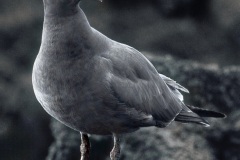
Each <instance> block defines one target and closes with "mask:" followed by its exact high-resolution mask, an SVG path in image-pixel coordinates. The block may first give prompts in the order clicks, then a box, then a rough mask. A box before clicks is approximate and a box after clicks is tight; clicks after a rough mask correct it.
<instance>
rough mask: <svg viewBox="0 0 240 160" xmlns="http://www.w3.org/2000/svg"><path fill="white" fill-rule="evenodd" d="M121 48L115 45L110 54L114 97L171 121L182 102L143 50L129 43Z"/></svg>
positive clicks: (129, 105)
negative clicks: (140, 50) (130, 45)
mask: <svg viewBox="0 0 240 160" xmlns="http://www.w3.org/2000/svg"><path fill="white" fill-rule="evenodd" d="M122 48H123V47H122ZM122 48H121V49H117V48H114V49H113V51H112V52H110V53H109V54H108V55H107V56H108V58H109V59H111V61H112V70H111V73H110V74H111V76H108V77H110V79H109V83H110V86H111V89H112V93H114V97H115V98H117V99H118V101H120V102H123V103H125V104H126V106H127V107H132V108H134V109H136V110H139V111H141V112H145V113H146V114H150V115H152V116H153V118H154V119H156V120H158V121H161V122H164V123H166V124H167V123H170V122H171V121H172V120H173V119H174V118H175V116H176V115H177V114H178V113H179V112H180V111H181V110H182V104H181V102H179V100H178V98H177V97H175V95H174V94H173V93H172V92H171V90H170V89H169V87H167V85H166V83H165V82H164V81H163V80H162V78H160V77H159V74H158V72H157V71H156V69H155V68H154V66H153V65H152V64H151V63H150V62H149V61H148V60H147V59H146V58H145V57H144V56H143V55H142V54H141V53H140V52H138V51H136V50H135V49H133V48H131V47H128V46H124V48H125V49H124V50H123V49H122Z"/></svg>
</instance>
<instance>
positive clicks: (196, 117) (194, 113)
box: [175, 105, 226, 127]
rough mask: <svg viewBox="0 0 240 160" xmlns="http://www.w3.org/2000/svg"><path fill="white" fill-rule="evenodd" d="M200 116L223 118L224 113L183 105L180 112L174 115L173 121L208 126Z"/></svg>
mask: <svg viewBox="0 0 240 160" xmlns="http://www.w3.org/2000/svg"><path fill="white" fill-rule="evenodd" d="M202 117H213V118H225V117H226V115H224V114H222V113H219V112H215V111H210V110H205V109H201V108H197V107H193V106H189V105H187V106H185V105H184V107H183V109H182V110H181V112H180V113H179V114H178V115H177V116H176V118H175V121H178V122H182V123H196V124H201V125H204V126H206V127H208V126H210V125H209V123H208V121H206V120H205V119H203V118H202Z"/></svg>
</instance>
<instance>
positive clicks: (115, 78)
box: [32, 0, 208, 135]
mask: <svg viewBox="0 0 240 160" xmlns="http://www.w3.org/2000/svg"><path fill="white" fill-rule="evenodd" d="M78 3H79V0H62V1H60V0H58V1H53V0H44V10H45V15H44V25H43V34H42V43H41V47H40V51H39V53H38V56H37V58H36V60H35V63H34V67H33V75H32V82H33V88H34V92H35V95H36V97H37V99H38V101H39V102H40V103H41V105H42V106H43V108H44V109H45V110H46V111H47V112H48V113H49V114H50V115H51V116H53V117H54V118H56V119H57V120H59V121H60V122H62V123H63V124H65V125H67V126H69V127H70V128H73V129H75V130H77V131H80V132H83V133H88V134H99V135H107V134H122V133H128V132H133V131H135V130H137V129H139V128H140V127H147V126H157V127H166V126H167V125H168V124H170V123H171V122H172V121H173V120H174V119H175V120H178V121H180V122H194V123H200V124H204V125H208V123H207V122H206V121H205V120H203V119H202V118H201V117H200V116H198V115H197V114H195V113H194V112H192V111H191V110H190V109H189V108H188V107H187V106H186V105H185V104H184V103H183V96H182V94H181V93H180V92H179V91H178V90H180V91H184V92H188V90H187V89H186V88H184V87H182V86H181V85H179V84H178V83H176V82H175V81H173V80H172V79H170V78H168V77H166V76H164V75H161V74H159V73H158V72H157V70H156V69H155V67H154V66H153V65H152V64H151V62H149V61H148V59H146V58H145V57H144V56H143V55H142V54H141V53H140V52H139V51H137V50H135V49H134V48H132V47H130V46H127V45H124V44H121V43H118V42H116V41H113V40H111V39H109V38H107V37H106V36H104V35H103V34H101V33H100V32H98V31H97V30H95V29H93V28H92V27H91V26H90V25H89V23H88V21H87V19H86V17H85V15H84V13H83V11H82V10H81V9H80V7H79V6H78ZM176 117H180V118H176ZM192 119H193V120H192Z"/></svg>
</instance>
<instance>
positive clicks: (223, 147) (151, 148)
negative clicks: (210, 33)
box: [47, 55, 240, 160]
mask: <svg viewBox="0 0 240 160" xmlns="http://www.w3.org/2000/svg"><path fill="white" fill-rule="evenodd" d="M147 56H148V58H149V59H150V60H151V61H152V62H153V64H154V65H155V66H156V68H157V70H158V71H159V72H160V73H163V74H165V75H167V76H169V77H172V78H173V79H175V80H178V82H179V83H181V84H183V85H184V86H185V87H187V88H188V89H189V90H190V95H185V97H186V98H185V102H186V103H191V104H193V105H196V106H204V108H209V109H214V110H217V111H222V112H224V113H226V114H227V115H228V118H226V119H209V121H210V123H211V127H209V128H205V127H202V126H198V125H194V124H180V123H177V122H174V123H172V124H171V125H170V126H168V127H167V128H164V129H159V128H155V127H150V128H144V129H141V130H139V131H137V132H135V133H131V134H126V135H123V136H122V158H121V159H122V160H129V159H131V160H160V159H161V160H176V159H179V160H192V159H195V160H225V159H228V160H235V159H237V157H240V153H239V152H238V149H237V148H239V147H240V143H239V142H240V136H239V134H238V133H239V131H240V116H239V115H240V111H239V105H240V99H239V97H240V96H239V94H240V93H239V89H240V68H239V67H234V66H233V67H225V68H220V67H218V66H216V65H204V64H199V63H196V62H192V61H179V60H178V59H174V58H172V57H171V56H153V55H147ZM51 128H52V131H53V135H54V137H55V142H54V143H53V144H52V146H51V148H50V150H49V155H48V158H47V160H70V159H72V157H79V154H80V153H79V144H80V136H79V134H78V133H77V132H74V131H72V130H70V129H68V128H67V127H65V126H63V125H62V124H60V123H59V122H57V121H55V120H53V121H52V125H51ZM91 140H92V141H91V142H92V150H93V153H92V155H91V159H92V160H93V159H98V160H103V159H109V158H108V153H109V152H110V150H111V145H112V142H111V137H101V136H92V137H91ZM76 159H77V158H76Z"/></svg>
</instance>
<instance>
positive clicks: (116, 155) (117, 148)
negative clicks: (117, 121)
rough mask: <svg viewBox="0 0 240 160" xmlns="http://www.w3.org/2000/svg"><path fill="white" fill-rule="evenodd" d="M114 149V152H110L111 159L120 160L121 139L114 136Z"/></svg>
mask: <svg viewBox="0 0 240 160" xmlns="http://www.w3.org/2000/svg"><path fill="white" fill-rule="evenodd" d="M113 138H114V147H113V149H112V151H111V152H110V158H111V160H119V159H120V138H119V137H118V136H117V135H116V134H114V135H113Z"/></svg>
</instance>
